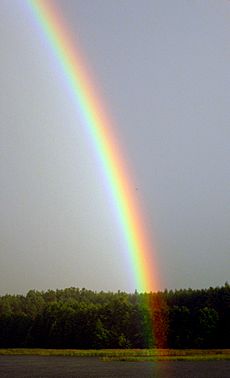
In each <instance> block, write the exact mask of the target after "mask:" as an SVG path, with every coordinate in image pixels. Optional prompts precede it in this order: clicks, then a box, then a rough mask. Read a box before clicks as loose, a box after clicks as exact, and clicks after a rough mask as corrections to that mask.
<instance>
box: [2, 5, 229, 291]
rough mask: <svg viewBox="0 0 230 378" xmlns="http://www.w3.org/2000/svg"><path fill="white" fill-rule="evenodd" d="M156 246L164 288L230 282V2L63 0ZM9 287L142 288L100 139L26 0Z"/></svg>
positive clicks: (16, 73)
mask: <svg viewBox="0 0 230 378" xmlns="http://www.w3.org/2000/svg"><path fill="white" fill-rule="evenodd" d="M55 3H56V6H57V7H59V8H60V9H61V12H62V14H63V17H64V18H65V20H66V23H67V24H68V25H69V27H70V28H71V30H72V32H73V33H74V35H76V38H77V40H78V41H79V42H80V45H81V48H82V50H83V52H84V55H85V57H86V59H87V62H88V64H89V66H90V69H91V71H92V72H93V76H94V77H95V79H96V81H97V83H98V85H99V91H100V92H101V93H102V97H103V102H104V104H106V108H107V110H108V112H109V114H110V115H111V119H112V120H113V122H114V123H115V125H116V127H117V131H118V133H119V135H120V138H121V144H122V146H123V148H125V152H126V155H127V156H128V158H129V164H131V166H132V170H133V172H134V175H135V186H136V187H138V191H137V192H136V195H137V196H138V200H139V201H140V202H141V203H143V209H145V214H146V227H148V228H149V229H150V230H151V233H152V234H153V237H154V239H155V248H156V255H157V260H158V268H159V272H160V276H161V280H162V284H161V287H159V288H160V289H164V288H165V287H167V288H169V289H170V288H172V289H173V288H182V287H183V288H185V287H192V288H200V287H209V286H216V285H221V284H223V283H224V282H225V281H227V280H229V279H230V273H229V265H230V264H229V262H230V259H229V253H230V232H229V225H230V195H229V193H230V191H229V189H230V164H229V161H230V159H229V158H230V149H229V140H230V128H229V120H230V117H229V116H230V105H229V100H230V85H229V84H230V74H229V67H230V42H229V41H230V2H229V1H224V0H218V1H217V0H203V1H200V0H193V1H188V0H187V1H185V0H174V1H171V0H158V1H155V0H149V1H147V0H142V1H136V0H125V1H115V0H113V1H112V0H93V1H89V0H56V1H55ZM0 51H1V65H0V84H1V87H0V88H1V101H0V119H1V122H0V182H1V187H0V205H1V218H0V293H6V292H10V293H15V292H16V293H21V292H25V291H27V290H29V289H31V288H35V289H39V290H41V289H48V288H63V287H69V286H77V287H86V288H90V289H93V290H118V289H121V290H128V291H133V290H134V289H135V281H134V278H133V277H132V273H131V267H130V262H129V260H128V259H127V257H126V256H125V254H124V248H125V247H124V240H123V235H122V232H121V229H120V227H119V224H118V222H117V219H116V217H115V214H114V209H113V204H112V203H111V198H110V196H109V193H108V189H107V187H106V185H105V183H104V178H103V174H102V172H101V170H100V166H99V165H98V161H97V158H96V156H95V152H94V150H93V147H92V142H91V140H89V138H88V136H87V134H86V132H85V128H84V124H83V123H82V122H81V120H80V119H79V114H78V112H77V110H76V109H75V107H74V104H73V101H72V98H71V96H70V94H69V92H68V88H67V87H66V82H65V79H64V77H63V75H62V73H61V71H60V67H59V65H58V63H57V61H56V59H55V57H54V55H53V53H52V51H51V49H50V47H49V46H48V45H47V44H46V41H45V39H44V36H43V35H42V33H41V31H40V29H39V25H37V23H36V21H35V19H34V18H33V16H32V15H31V13H30V11H29V8H28V7H27V5H26V2H24V1H22V0H14V1H8V0H1V2H0Z"/></svg>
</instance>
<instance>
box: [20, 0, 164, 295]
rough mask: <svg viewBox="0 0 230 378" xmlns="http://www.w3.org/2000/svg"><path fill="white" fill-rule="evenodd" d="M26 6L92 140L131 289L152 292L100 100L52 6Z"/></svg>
mask: <svg viewBox="0 0 230 378" xmlns="http://www.w3.org/2000/svg"><path fill="white" fill-rule="evenodd" d="M27 2H28V5H29V7H30V8H31V9H32V12H33V14H34V16H35V18H36V20H37V22H38V24H39V26H40V28H41V30H42V31H43V33H44V35H45V37H46V39H47V40H48V41H49V44H50V47H51V48H52V50H53V52H54V54H55V55H56V58H57V60H58V62H59V63H60V66H61V69H62V71H63V73H64V75H65V77H66V80H67V83H68V86H69V88H70V89H71V92H72V95H73V99H74V101H75V102H76V103H77V106H78V108H79V109H80V111H81V114H82V115H83V119H84V124H85V127H86V128H87V131H88V133H89V135H90V137H91V139H92V140H93V143H94V146H95V148H96V151H97V154H98V157H99V159H100V161H101V164H102V165H103V171H104V174H105V177H106V179H107V181H108V182H109V188H110V190H111V194H112V198H113V201H114V204H115V207H116V210H117V213H118V217H119V222H120V223H121V227H122V230H123V233H124V237H125V240H126V243H127V253H128V260H130V266H131V269H132V271H133V272H132V274H133V275H134V278H135V284H136V286H137V287H136V289H137V290H138V291H141V292H149V291H154V290H156V288H157V283H158V280H157V278H156V273H157V269H156V264H155V258H154V249H153V248H152V243H151V242H150V238H149V237H148V235H147V232H146V227H145V225H144V221H143V216H142V215H141V211H140V207H139V205H138V203H137V200H136V191H135V190H134V186H133V184H132V182H131V179H130V175H129V174H128V171H127V169H126V168H125V159H124V158H122V154H121V151H120V148H119V146H118V144H117V139H116V138H115V135H114V132H112V130H114V127H112V122H111V121H110V120H109V118H108V116H107V115H106V112H105V109H104V108H103V106H102V101H100V98H99V97H100V96H99V94H98V92H97V91H96V87H95V86H94V85H93V80H92V78H90V75H89V72H88V70H87V65H86V63H85V61H84V59H83V54H82V53H81V51H80V49H79V47H76V41H74V39H73V38H72V37H71V35H70V31H69V30H68V27H67V26H66V25H65V22H64V20H63V19H62V17H60V15H59V14H58V9H57V6H55V2H52V1H48V0H27Z"/></svg>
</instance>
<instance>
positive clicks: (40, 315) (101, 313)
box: [0, 283, 230, 349]
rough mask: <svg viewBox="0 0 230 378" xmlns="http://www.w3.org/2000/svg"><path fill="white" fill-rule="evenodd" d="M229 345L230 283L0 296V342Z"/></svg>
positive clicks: (74, 345)
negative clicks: (198, 287)
mask: <svg viewBox="0 0 230 378" xmlns="http://www.w3.org/2000/svg"><path fill="white" fill-rule="evenodd" d="M18 347H23V348H25V347H30V348H76V349H99V348H152V347H157V348H230V285H229V284H228V283H225V285H224V286H222V287H216V288H212V287H210V288H209V289H202V290H193V289H181V290H174V291H173V290H165V291H162V292H157V293H138V292H137V291H135V292H134V293H125V292H121V291H118V292H116V293H113V292H103V291H101V292H94V291H91V290H86V289H84V288H83V289H78V288H67V289H63V290H48V291H41V292H40V291H36V290H30V291H29V292H28V293H27V294H26V295H9V294H6V295H3V296H1V297H0V348H18Z"/></svg>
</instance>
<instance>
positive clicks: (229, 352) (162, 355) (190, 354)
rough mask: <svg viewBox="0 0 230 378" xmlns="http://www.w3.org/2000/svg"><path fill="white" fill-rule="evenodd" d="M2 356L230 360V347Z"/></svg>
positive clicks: (29, 351) (11, 351)
mask: <svg viewBox="0 0 230 378" xmlns="http://www.w3.org/2000/svg"><path fill="white" fill-rule="evenodd" d="M0 355H1V356H4V355H5V356H10V355H11V356H17V355H21V356H23V355H24V356H62V357H99V358H101V359H102V360H103V361H112V360H113V361H116V360H117V361H213V360H214V361H216V360H230V349H98V350H91V349H89V350H78V349H23V348H10V349H0Z"/></svg>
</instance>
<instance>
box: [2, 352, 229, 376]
mask: <svg viewBox="0 0 230 378" xmlns="http://www.w3.org/2000/svg"><path fill="white" fill-rule="evenodd" d="M0 377H1V378H5V377H9V378H14V377H15V378H16V377H17V378H33V377H36V378H38V377H39V378H41V377H42V378H43V377H49V378H50V377H52V378H54V377H55V378H56V377H57V378H59V377H60V378H63V377H77V378H85V377H87V378H91V377H92V378H93V377H99V378H104V377H108V378H109V377H121V378H125V377H129V378H147V377H159V378H174V377H176V378H201V377H202V378H207V377H211V378H229V377H230V361H160V362H123V361H108V362H104V361H102V360H100V359H99V358H98V357H88V358H86V357H53V356H52V357H50V356H48V357H43V356H0Z"/></svg>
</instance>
